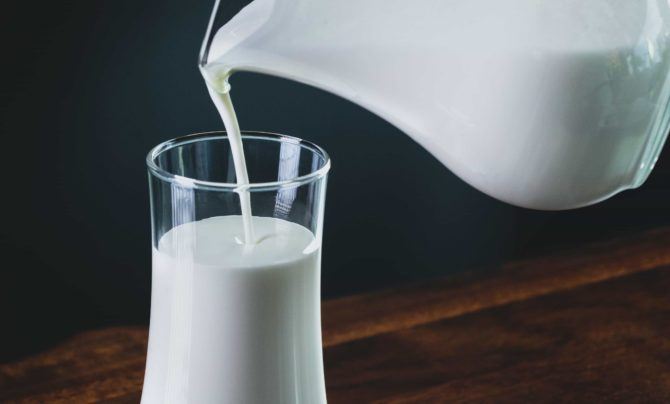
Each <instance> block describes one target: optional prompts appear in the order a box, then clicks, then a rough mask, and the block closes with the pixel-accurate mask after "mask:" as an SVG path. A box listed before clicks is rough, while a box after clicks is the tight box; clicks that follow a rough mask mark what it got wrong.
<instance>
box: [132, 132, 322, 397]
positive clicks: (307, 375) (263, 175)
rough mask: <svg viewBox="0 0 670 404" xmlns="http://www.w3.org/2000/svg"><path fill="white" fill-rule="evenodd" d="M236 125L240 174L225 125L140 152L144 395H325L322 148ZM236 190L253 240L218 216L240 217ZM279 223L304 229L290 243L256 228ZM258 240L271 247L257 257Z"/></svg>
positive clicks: (278, 229) (272, 228) (274, 229)
mask: <svg viewBox="0 0 670 404" xmlns="http://www.w3.org/2000/svg"><path fill="white" fill-rule="evenodd" d="M242 135H243V137H242V139H243V147H244V152H245V157H246V163H247V169H248V173H249V179H250V184H249V185H244V186H238V185H237V184H236V177H235V169H234V165H233V159H232V155H231V149H230V145H229V142H228V138H227V137H226V134H225V132H208V133H200V134H195V135H189V136H185V137H181V138H177V139H174V140H169V141H167V142H164V143H162V144H160V145H158V146H156V147H155V148H154V149H152V150H151V152H149V154H148V156H147V166H148V173H149V190H150V196H151V225H152V226H151V228H152V252H153V258H152V291H151V294H152V297H151V322H150V329H149V346H148V353H147V362H146V372H145V377H144V388H143V392H142V402H143V403H145V404H147V403H198V404H200V403H320V402H325V400H326V398H325V386H324V375H323V363H322V348H321V318H320V261H321V237H322V231H323V210H324V202H325V195H326V180H327V175H328V171H329V169H330V159H329V157H328V155H327V154H326V152H325V151H324V150H323V149H322V148H320V147H319V146H317V145H315V144H313V143H310V142H307V141H304V140H301V139H297V138H294V137H290V136H284V135H279V134H273V133H265V132H248V131H245V132H242ZM245 192H246V193H248V197H249V199H250V200H251V210H252V212H253V219H254V221H253V222H252V223H253V224H254V225H255V226H257V227H258V225H259V223H260V224H263V223H265V224H269V225H268V226H269V227H268V226H265V227H263V229H265V233H266V234H263V229H261V230H259V229H256V230H257V234H256V237H257V240H256V244H253V245H249V244H244V242H243V241H242V240H244V237H243V234H240V232H239V231H238V230H239V229H238V230H236V229H237V228H236V229H233V228H229V227H226V226H227V225H228V224H230V226H232V225H233V224H235V223H237V224H239V223H240V220H241V219H240V218H241V216H240V215H241V209H240V194H242V193H245ZM208 226H209V227H208ZM212 226H213V227H212ZM216 226H219V227H216ZM240 228H242V227H240ZM268 228H269V230H268ZM211 229H215V230H216V231H219V233H216V232H215V233H212V231H211ZM288 230H290V231H291V232H293V233H291V234H294V233H295V234H298V233H299V234H300V235H301V236H300V237H303V238H304V239H305V240H307V241H309V242H308V243H306V244H307V245H306V246H305V248H304V250H302V249H300V250H299V251H298V252H297V253H296V252H295V251H293V252H291V251H290V248H291V245H292V244H291V242H292V241H291V240H293V239H289V238H287V239H286V240H283V239H276V240H269V241H268V239H267V238H268V237H270V238H271V237H279V238H281V237H289V236H291V234H288V233H286V231H288ZM282 231H284V233H282ZM296 231H297V233H296ZM235 232H237V233H235ZM233 233H235V237H234V238H235V240H234V241H233V240H232V238H233V236H232V234H233ZM274 233H277V234H274ZM287 234H288V235H287ZM264 237H265V238H264ZM219 238H221V240H219ZM219 243H220V244H221V247H220V249H219V247H218V245H219ZM236 243H237V244H236ZM267 243H270V244H269V245H270V246H271V247H272V248H271V254H274V255H271V254H270V256H271V262H265V263H262V264H259V263H258V262H257V261H258V257H259V254H258V253H257V252H258V251H261V250H254V249H255V248H259V249H263V248H268V247H267V246H268V244H267ZM282 243H285V244H282ZM238 244H239V245H238ZM236 245H237V246H236ZM284 245H286V246H287V247H286V254H289V253H290V254H293V255H292V256H291V257H288V258H287V256H286V254H284V250H283V249H282V248H283V247H282V246H284ZM231 246H232V247H231ZM277 246H279V247H277ZM267 254H268V253H267V251H266V255H265V258H264V259H266V260H267V256H268V255H267ZM275 258H276V259H275Z"/></svg>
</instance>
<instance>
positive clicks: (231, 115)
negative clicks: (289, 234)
mask: <svg viewBox="0 0 670 404" xmlns="http://www.w3.org/2000/svg"><path fill="white" fill-rule="evenodd" d="M221 84H222V85H221V86H219V87H218V88H217V87H215V86H213V85H212V84H210V83H207V90H208V91H209V95H210V97H212V101H213V102H214V105H215V106H216V109H217V110H218V111H219V115H221V119H222V120H223V125H224V127H225V128H226V134H227V135H228V142H229V143H230V151H231V154H232V156H233V165H234V166H235V176H236V177H237V185H239V186H241V187H244V186H245V185H249V174H248V172H247V163H246V160H245V158H244V147H243V145H242V133H241V132H240V125H239V124H238V122H237V115H235V108H233V102H232V100H231V99H230V86H229V85H228V78H227V77H223V78H221ZM238 195H239V196H240V209H241V211H242V220H243V222H244V242H245V244H253V243H255V242H256V237H255V235H254V227H253V224H252V221H251V217H252V212H251V195H250V193H249V191H248V190H246V189H241V190H240V191H238Z"/></svg>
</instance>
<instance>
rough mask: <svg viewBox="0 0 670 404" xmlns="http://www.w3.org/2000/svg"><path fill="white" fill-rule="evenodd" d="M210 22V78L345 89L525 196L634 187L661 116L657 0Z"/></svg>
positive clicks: (544, 202)
mask: <svg viewBox="0 0 670 404" xmlns="http://www.w3.org/2000/svg"><path fill="white" fill-rule="evenodd" d="M222 7H225V5H223V6H222ZM213 32H215V33H216V34H215V35H213V38H212V40H211V43H210V44H209V52H208V54H207V69H206V70H207V72H208V75H209V76H210V77H218V76H225V77H227V76H228V75H229V74H231V73H234V72H235V71H254V72H260V73H266V74H271V75H276V76H281V77H285V78H288V79H292V80H296V81H300V82H303V83H306V84H309V85H313V86H316V87H319V88H321V89H324V90H326V91H329V92H332V93H334V94H337V95H340V96H342V97H344V98H346V99H349V100H351V101H353V102H355V103H357V104H359V105H361V106H363V107H364V108H366V109H368V110H370V111H372V112H374V113H376V114H377V115H379V116H381V117H382V118H384V119H386V120H387V121H389V122H390V123H392V124H394V125H395V126H397V127H398V128H399V129H401V130H402V131H403V132H405V133H407V134H408V135H409V136H411V137H412V138H413V139H414V140H416V141H417V142H418V143H419V144H421V145H422V146H423V147H424V148H425V149H426V150H428V151H429V152H430V153H431V154H433V155H434V156H435V157H436V158H437V159H439V160H440V161H441V162H442V163H443V164H444V165H445V166H447V167H448V168H449V169H450V170H451V171H452V172H454V173H455V174H457V175H458V176H460V177H461V178H462V179H464V180H465V181H466V182H468V183H469V184H471V185H472V186H474V187H476V188H477V189H479V190H481V191H483V192H485V193H487V194H489V195H491V196H494V197H496V198H498V199H501V200H503V201H506V202H509V203H512V204H515V205H519V206H524V207H530V208H537V209H566V208H575V207H579V206H584V205H588V204H592V203H595V202H598V201H600V200H602V199H604V198H607V197H609V196H611V195H613V194H614V193H616V192H618V191H620V190H623V189H627V188H631V187H635V186H638V185H640V184H641V183H642V182H643V181H644V180H645V179H646V177H647V175H648V174H649V172H650V170H651V168H652V167H653V165H654V162H655V161H656V157H657V156H658V153H659V151H660V148H661V146H662V144H663V142H664V140H665V137H666V134H667V132H668V128H669V125H670V115H669V114H668V107H667V101H668V99H670V80H669V79H668V72H669V71H670V46H669V44H670V5H668V3H667V2H663V1H653V0H650V1H630V0H590V1H588V2H584V1H582V0H561V1H544V2H543V1H538V0H454V1H444V0H421V1H409V2H408V1H398V0H366V1H360V0H338V1H326V0H255V1H253V2H251V3H250V4H249V5H248V6H246V7H245V8H243V9H242V10H241V11H240V12H239V13H238V14H237V15H236V16H235V17H234V18H232V19H231V20H230V21H228V22H227V23H226V24H225V25H223V26H222V27H214V30H213Z"/></svg>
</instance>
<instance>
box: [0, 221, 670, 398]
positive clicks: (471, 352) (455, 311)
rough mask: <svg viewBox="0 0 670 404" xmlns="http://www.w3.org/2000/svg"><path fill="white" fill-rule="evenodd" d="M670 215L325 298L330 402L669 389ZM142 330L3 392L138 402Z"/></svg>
mask: <svg viewBox="0 0 670 404" xmlns="http://www.w3.org/2000/svg"><path fill="white" fill-rule="evenodd" d="M668 268H670V229H658V230H654V231H650V232H646V233H644V234H640V235H637V236H633V237H629V238H627V239H620V240H613V241H610V242H605V243H600V244H597V245H592V246H586V247H583V248H581V249H579V250H576V251H568V252H562V253H556V254H554V255H551V256H545V257H541V258H535V259H529V260H525V261H521V262H515V263H511V264H509V265H506V266H504V267H502V268H497V269H495V270H491V271H479V272H478V273H472V274H465V275H462V276H459V277H456V278H448V279H442V280H435V281H430V282H426V283H423V284H418V285H412V286H408V287H405V288H399V289H396V290H388V291H383V292H377V293H371V294H365V295H359V296H353V297H347V298H343V299H337V300H331V301H326V302H324V305H323V321H324V324H323V327H324V344H325V353H324V355H325V364H326V380H327V386H328V398H329V401H330V402H331V403H368V402H384V403H407V402H446V401H448V402H537V401H543V402H544V401H567V402H594V401H598V402H599V401H615V402H621V401H625V402H666V403H667V402H670V271H668ZM146 338H147V331H146V329H145V328H139V327H121V328H109V329H103V330H96V331H90V332H86V333H83V334H81V335H78V336H75V337H72V338H71V339H69V340H68V341H66V342H65V343H63V344H62V345H60V346H57V347H55V348H53V349H52V350H50V351H47V352H44V353H40V354H37V355H35V356H32V357H30V358H27V359H25V360H23V361H20V362H17V363H11V364H4V365H0V402H57V401H60V402H67V403H80V402H96V401H103V402H112V403H113V402H138V401H139V397H140V391H141V386H142V375H143V369H144V354H145V349H146Z"/></svg>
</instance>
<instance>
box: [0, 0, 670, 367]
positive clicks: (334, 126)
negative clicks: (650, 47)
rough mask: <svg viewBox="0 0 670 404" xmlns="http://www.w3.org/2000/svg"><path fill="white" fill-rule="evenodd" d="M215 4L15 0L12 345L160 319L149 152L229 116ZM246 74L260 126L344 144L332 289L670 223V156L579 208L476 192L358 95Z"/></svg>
mask: <svg viewBox="0 0 670 404" xmlns="http://www.w3.org/2000/svg"><path fill="white" fill-rule="evenodd" d="M210 3H211V2H210V1H209V0H207V1H204V0H199V1H191V2H187V1H183V0H182V1H176V0H161V1H158V0H147V1H129V0H121V1H83V0H82V1H66V2H44V3H42V4H39V3H38V4H35V3H33V2H24V3H22V4H19V3H17V4H15V5H13V6H9V5H5V6H3V12H2V16H1V17H0V19H2V21H0V23H1V24H0V30H1V31H0V37H1V38H2V41H3V42H4V43H3V44H2V51H3V56H2V57H3V59H2V63H1V65H2V78H3V85H2V88H1V89H0V92H1V93H0V96H1V103H0V113H1V115H0V130H1V133H2V144H1V146H0V151H1V153H2V154H1V155H2V159H1V161H2V166H1V167H2V175H1V177H0V187H1V188H0V189H1V190H0V192H1V193H0V201H1V202H0V203H1V205H0V208H1V210H0V212H1V213H2V221H1V226H2V232H1V233H0V234H1V239H0V240H1V250H0V251H1V253H2V261H1V262H2V264H1V265H2V266H1V269H0V274H1V275H0V296H1V297H0V316H1V317H0V318H1V319H2V322H1V323H0V324H1V325H0V355H1V356H0V359H2V360H8V359H15V358H18V357H21V356H24V355H26V354H29V353H30V352H34V351H36V350H39V349H43V348H45V347H48V346H49V345H52V344H53V343H55V342H56V341H58V340H59V339H62V338H64V337H65V336H67V335H70V334H72V333H74V332H77V331H78V330H82V329H88V328H94V327H101V326H104V325H110V324H143V323H147V322H148V312H149V291H150V243H149V237H150V231H149V206H148V194H147V182H146V173H145V165H144V157H145V154H146V152H147V151H148V150H149V149H150V148H151V147H152V146H154V145H155V144H157V143H159V142H161V141H163V140H166V139H169V138H172V137H176V136H180V135H184V134H187V133H193V132H198V131H206V130H216V129H221V128H222V124H221V123H220V121H219V118H218V117H217V114H216V112H215V110H214V107H213V106H212V104H211V101H210V100H209V97H208V95H207V93H206V90H205V86H204V83H203V81H202V78H201V77H200V75H199V72H198V70H197V68H196V55H197V52H198V50H199V46H200V42H201V38H202V36H203V34H204V30H205V26H206V23H207V20H208V15H209V13H210V9H211V4H210ZM224 3H225V2H224ZM407 80H408V81H411V76H410V77H408V78H407ZM232 85H233V97H234V99H235V102H236V108H237V111H238V115H239V120H240V122H241V126H242V128H243V129H255V130H270V131H275V132H281V133H286V134H290V135H294V136H298V137H302V138H306V139H309V140H312V141H314V142H316V143H318V144H320V145H322V146H323V147H324V148H325V149H326V150H328V151H329V153H330V154H331V157H332V159H333V169H332V171H331V177H330V183H329V195H328V203H327V209H326V226H325V233H324V239H325V240H324V243H325V244H324V257H323V260H324V262H323V294H324V296H325V297H332V296H340V295H346V294H351V293H355V292H360V291H365V290H371V289H375V288H382V287H386V286H389V285H394V284H399V283H405V282H409V281H412V280H416V279H421V278H428V277H434V276H440V275H445V274H450V273H455V272H459V271H463V270H465V269H474V270H491V268H495V266H496V264H498V263H500V262H503V261H505V260H509V259H513V258H518V257H523V256H529V255H536V254H541V253H543V252H546V251H552V250H556V249H561V248H567V247H570V246H578V245H580V244H582V243H584V242H588V241H591V240H599V239H606V238H611V237H616V236H620V235H623V234H626V233H630V232H636V231H640V230H642V229H645V228H650V227H653V226H662V225H665V224H668V223H670V211H669V210H668V208H667V207H668V203H669V202H670V187H668V181H669V180H670V161H668V158H667V156H665V157H666V158H665V159H664V156H661V160H660V161H659V164H658V166H657V168H656V170H655V171H654V173H653V174H652V176H651V178H650V179H649V180H648V181H647V183H646V184H645V185H644V186H643V187H642V188H641V189H638V190H636V191H628V192H625V193H623V194H621V195H618V196H616V197H614V198H612V199H611V200H609V201H606V202H604V203H601V204H599V205H597V206H593V207H589V208H585V209H580V210H576V211H567V212H537V211H530V210H524V209H519V208H515V207H512V206H508V205H505V204H503V203H501V202H498V201H496V200H494V199H491V198H489V197H487V196H486V195H483V194H481V193H479V192H477V191H475V190H474V189H473V188H471V187H470V186H468V185H467V184H465V183H463V182H462V181H461V180H459V179H458V178H456V177H455V176H454V175H452V174H451V173H450V172H449V171H448V170H447V169H446V168H444V167H443V166H441V165H440V164H439V163H438V162H437V161H436V160H435V159H434V158H433V157H431V156H430V155H429V154H428V153H427V152H426V151H424V150H423V149H421V148H420V147H419V146H418V145H416V144H415V143H414V142H413V141H412V140H411V139H410V138H409V137H407V136H405V135H404V134H402V133H401V132H399V131H398V130H397V129H395V128H394V127H392V126H390V125H389V124H387V123H385V122H384V121H382V120H381V119H380V118H378V117H376V116H374V115H372V114H371V113H369V112H367V111H365V110H363V109H361V108H359V107H357V106H355V105H353V104H351V103H349V102H347V101H345V100H342V99H339V98H337V97H335V96H333V95H330V94H327V93H324V92H322V91H319V90H316V89H314V88H309V87H306V86H304V85H300V84H297V83H293V82H289V81H285V80H282V79H278V78H272V77H263V76H258V75H251V74H238V75H236V76H235V77H234V78H233V80H232ZM538 270H542V269H541V268H538Z"/></svg>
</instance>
